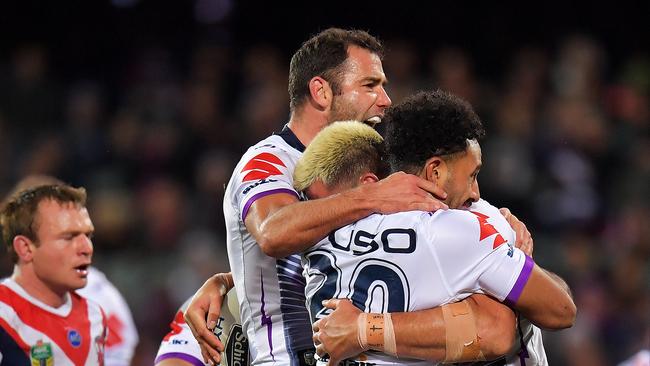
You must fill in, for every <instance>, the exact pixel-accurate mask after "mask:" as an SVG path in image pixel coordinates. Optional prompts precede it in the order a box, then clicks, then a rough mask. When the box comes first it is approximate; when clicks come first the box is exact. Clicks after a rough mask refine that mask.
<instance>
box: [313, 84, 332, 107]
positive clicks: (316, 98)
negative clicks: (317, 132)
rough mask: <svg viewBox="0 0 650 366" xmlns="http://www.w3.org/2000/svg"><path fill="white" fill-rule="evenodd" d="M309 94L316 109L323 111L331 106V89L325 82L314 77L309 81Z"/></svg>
mask: <svg viewBox="0 0 650 366" xmlns="http://www.w3.org/2000/svg"><path fill="white" fill-rule="evenodd" d="M309 94H310V95H311V99H312V101H313V103H314V104H315V105H316V106H317V107H318V109H321V110H325V109H327V108H328V107H329V106H330V104H332V97H333V95H332V88H331V87H330V83H328V82H327V80H325V79H323V78H322V77H320V76H314V77H313V78H311V80H309Z"/></svg>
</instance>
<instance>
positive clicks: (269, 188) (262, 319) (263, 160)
mask: <svg viewBox="0 0 650 366" xmlns="http://www.w3.org/2000/svg"><path fill="white" fill-rule="evenodd" d="M304 148H305V147H304V146H303V145H302V143H301V142H300V141H299V140H298V138H297V137H296V136H295V135H294V134H293V132H291V130H290V129H289V128H287V127H285V128H284V129H283V130H282V132H281V133H279V134H277V135H273V136H270V137H268V138H266V139H264V140H262V141H260V142H259V143H257V144H256V145H254V146H252V147H251V148H249V149H248V151H247V152H246V153H245V154H244V156H243V157H242V158H241V160H240V161H239V163H238V164H237V167H236V168H235V170H234V172H233V174H232V177H231V179H230V182H229V183H228V186H227V188H226V193H225V197H224V202H223V210H224V217H225V220H226V231H227V245H228V258H229V261H230V268H231V270H232V275H233V278H234V282H235V288H236V289H237V297H238V298H239V305H240V308H239V310H240V314H241V319H242V321H243V327H244V331H245V332H246V334H247V336H248V339H249V345H250V352H251V358H252V360H253V361H252V364H253V365H282V366H294V365H311V364H313V362H314V360H313V357H314V345H313V343H312V338H311V337H312V333H311V323H310V321H309V314H308V313H307V309H306V308H305V294H304V287H305V279H304V278H303V276H302V268H301V264H300V256H299V255H292V256H289V257H286V258H282V259H275V258H272V257H269V256H267V255H265V254H264V253H263V252H262V250H261V249H260V247H259V245H258V243H257V242H256V241H255V239H254V238H253V236H251V234H250V233H249V232H248V231H247V230H246V226H245V225H244V220H245V218H246V215H247V214H248V210H249V209H250V207H251V205H252V204H253V203H254V202H255V201H256V200H258V199H260V198H262V197H265V196H268V195H272V194H280V193H284V194H291V195H295V196H296V197H299V195H298V193H297V192H296V191H295V190H294V188H293V171H294V169H295V165H296V161H297V160H298V158H300V156H301V155H302V152H303V151H304Z"/></svg>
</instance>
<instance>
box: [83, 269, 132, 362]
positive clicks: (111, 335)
mask: <svg viewBox="0 0 650 366" xmlns="http://www.w3.org/2000/svg"><path fill="white" fill-rule="evenodd" d="M77 293H78V294H79V295H81V296H83V297H85V298H87V299H90V300H92V301H94V302H95V303H97V304H100V305H101V307H102V310H104V314H106V318H107V325H108V337H107V338H106V349H105V353H104V364H105V365H106V366H129V365H131V358H133V354H134V352H135V347H136V346H137V345H138V331H137V329H136V328H135V323H134V321H133V316H131V311H130V310H129V306H128V305H127V303H126V300H124V297H122V295H121V294H120V292H119V291H118V290H117V288H115V286H113V284H112V283H111V282H110V281H109V280H108V278H106V275H104V273H102V272H101V271H100V270H98V269H97V268H95V267H89V268H88V284H86V286H85V287H84V288H81V289H79V290H77Z"/></svg>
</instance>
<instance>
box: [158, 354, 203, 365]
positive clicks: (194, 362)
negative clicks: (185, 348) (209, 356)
mask: <svg viewBox="0 0 650 366" xmlns="http://www.w3.org/2000/svg"><path fill="white" fill-rule="evenodd" d="M168 358H178V359H181V360H183V361H185V362H189V363H191V364H192V365H195V366H205V364H204V363H203V361H201V360H199V359H198V358H196V357H194V356H192V355H188V354H187V353H180V352H171V353H165V354H162V355H160V356H158V357H156V361H154V365H157V364H158V362H161V361H162V360H166V359H168Z"/></svg>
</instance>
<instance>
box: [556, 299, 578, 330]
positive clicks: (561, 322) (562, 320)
mask: <svg viewBox="0 0 650 366" xmlns="http://www.w3.org/2000/svg"><path fill="white" fill-rule="evenodd" d="M562 310H563V311H562V314H561V316H560V317H559V319H558V324H557V327H556V328H555V329H558V330H559V329H566V328H571V327H572V326H573V324H575V322H576V315H577V313H578V309H577V307H576V304H575V303H574V302H573V301H572V300H571V301H569V302H568V303H567V304H566V305H565V306H564V308H563V309H562Z"/></svg>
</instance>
